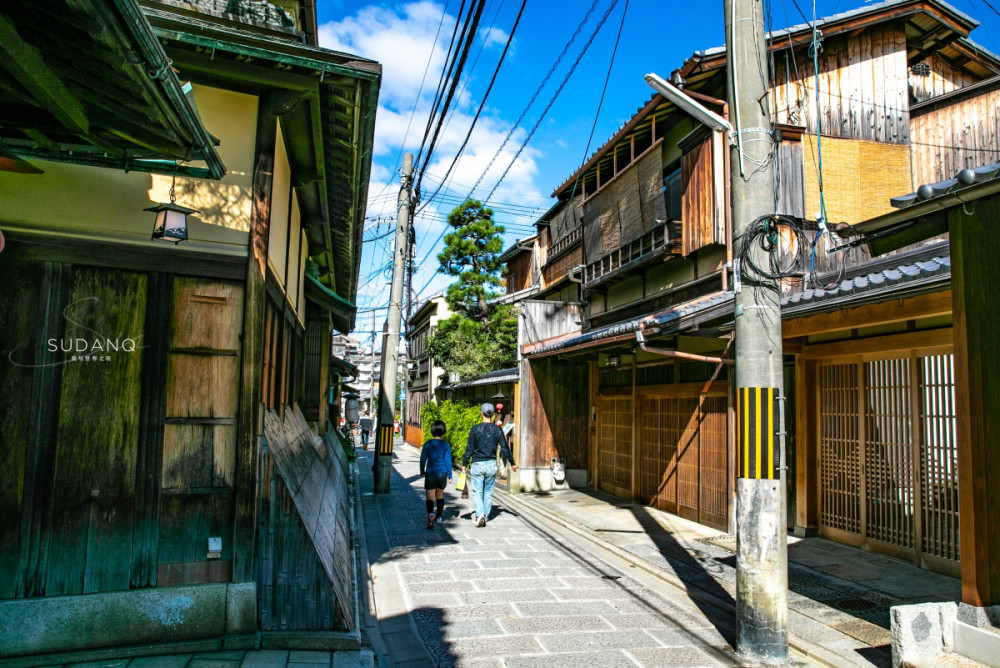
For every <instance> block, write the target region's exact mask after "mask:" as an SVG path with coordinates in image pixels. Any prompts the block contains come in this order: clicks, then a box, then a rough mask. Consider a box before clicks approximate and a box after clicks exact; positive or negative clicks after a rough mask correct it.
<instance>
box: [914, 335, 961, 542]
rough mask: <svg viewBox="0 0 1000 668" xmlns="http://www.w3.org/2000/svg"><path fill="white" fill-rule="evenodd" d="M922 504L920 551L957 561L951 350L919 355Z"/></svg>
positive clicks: (956, 445)
mask: <svg viewBox="0 0 1000 668" xmlns="http://www.w3.org/2000/svg"><path fill="white" fill-rule="evenodd" d="M919 363H920V370H921V377H920V390H919V406H920V412H919V421H918V425H919V428H920V442H921V443H922V444H923V449H922V452H921V456H920V464H919V465H920V496H921V499H920V503H921V506H922V512H923V515H922V517H921V523H922V525H923V545H922V549H923V551H924V553H926V554H930V555H933V556H936V557H941V558H942V559H950V560H952V561H958V559H959V552H960V551H959V536H958V444H957V442H956V438H955V372H954V369H953V367H952V356H951V355H932V356H928V357H923V358H920V360H919Z"/></svg>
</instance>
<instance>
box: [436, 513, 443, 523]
mask: <svg viewBox="0 0 1000 668" xmlns="http://www.w3.org/2000/svg"><path fill="white" fill-rule="evenodd" d="M443 520H444V518H443V517H441V516H440V515H438V518H437V523H438V524H441V522H442V521H443Z"/></svg>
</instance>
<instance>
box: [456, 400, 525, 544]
mask: <svg viewBox="0 0 1000 668" xmlns="http://www.w3.org/2000/svg"><path fill="white" fill-rule="evenodd" d="M479 412H480V414H481V415H482V422H480V423H479V424H477V425H476V426H474V427H473V428H472V429H471V430H470V431H469V440H468V441H467V443H466V446H465V456H464V457H463V458H462V471H463V472H464V471H465V470H466V468H468V467H469V465H470V463H471V465H472V468H471V469H470V471H469V479H470V482H471V484H472V505H473V506H474V507H475V513H476V516H475V517H476V526H477V527H484V526H486V518H487V517H489V515H490V511H491V510H492V509H493V486H494V484H495V483H496V479H497V461H496V456H497V448H500V457H501V459H503V461H504V462H510V467H511V470H513V471H514V472H517V464H515V463H514V455H513V454H512V453H511V451H510V448H509V447H507V439H506V438H504V435H503V431H501V429H500V427H498V426H496V425H495V424H493V404H483V405H482V406H480V408H479Z"/></svg>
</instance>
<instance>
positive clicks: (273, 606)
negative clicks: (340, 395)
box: [257, 407, 356, 631]
mask: <svg viewBox="0 0 1000 668" xmlns="http://www.w3.org/2000/svg"><path fill="white" fill-rule="evenodd" d="M284 414H285V417H284V420H282V418H281V417H279V416H278V414H277V413H276V412H275V411H271V410H268V411H266V412H265V414H264V438H265V439H266V441H267V447H268V456H267V457H266V462H265V467H264V471H263V473H264V479H263V481H262V486H261V492H262V497H263V505H262V508H261V522H262V527H261V528H262V530H261V533H260V539H259V541H258V559H257V564H258V573H257V580H258V583H259V584H258V590H257V592H258V603H259V610H260V623H261V628H262V629H264V630H282V631H319V630H349V629H352V628H354V626H355V623H356V620H355V618H354V597H353V591H352V587H353V584H352V578H351V563H352V561H351V555H350V549H351V547H350V546H351V544H352V536H351V530H350V512H351V509H350V499H349V487H348V481H347V473H346V472H347V469H348V466H347V461H346V459H345V455H344V451H343V448H342V447H341V446H340V444H339V443H338V442H337V441H336V437H335V436H334V435H333V432H332V431H330V432H327V438H326V440H325V441H323V440H320V439H319V437H318V436H316V435H315V434H313V433H312V431H311V430H310V429H309V425H308V424H307V423H306V421H305V418H304V417H303V416H302V413H301V411H299V410H297V409H292V408H288V407H286V408H285V411H284Z"/></svg>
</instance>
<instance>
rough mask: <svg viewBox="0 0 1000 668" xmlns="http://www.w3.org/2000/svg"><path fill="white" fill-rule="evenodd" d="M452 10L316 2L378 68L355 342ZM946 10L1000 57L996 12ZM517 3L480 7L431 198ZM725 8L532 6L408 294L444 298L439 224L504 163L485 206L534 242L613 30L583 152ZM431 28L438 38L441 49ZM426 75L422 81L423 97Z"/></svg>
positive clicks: (441, 203) (455, 2) (702, 42)
mask: <svg viewBox="0 0 1000 668" xmlns="http://www.w3.org/2000/svg"><path fill="white" fill-rule="evenodd" d="M797 3H798V6H799V7H801V9H802V11H803V12H804V13H805V14H806V16H808V17H810V18H811V16H812V11H813V6H812V3H811V2H808V1H807V0H797ZM460 4H461V2H460V0H450V1H449V2H444V1H443V0H441V1H432V0H422V1H418V2H372V3H363V2H346V1H343V0H318V2H317V11H318V14H319V23H320V43H321V44H322V45H323V46H325V47H328V48H333V49H337V50H342V51H347V52H349V53H356V54H358V55H361V56H365V57H368V58H372V59H375V60H378V61H379V62H381V63H382V64H383V68H384V69H383V83H382V88H381V91H380V98H379V110H378V115H377V117H376V127H375V134H376V140H375V155H374V159H373V165H372V179H371V185H370V188H369V206H368V218H369V220H368V221H366V232H365V238H366V239H374V241H371V242H369V243H366V244H365V245H364V252H363V255H362V262H361V277H360V278H361V288H360V290H359V293H358V306H359V309H360V312H359V316H358V324H357V329H356V332H357V334H356V336H357V338H359V339H362V340H364V339H365V338H366V337H367V336H368V335H369V334H368V332H370V330H371V322H372V320H371V312H370V311H368V310H367V309H371V308H377V307H384V306H385V305H386V303H387V302H388V293H389V290H388V282H389V276H390V274H389V271H388V270H383V268H384V267H386V266H387V265H388V263H389V260H390V257H391V242H392V235H391V234H390V232H391V230H392V229H393V226H394V224H395V223H394V217H395V210H396V197H397V195H398V191H399V185H398V184H399V178H398V169H399V166H400V164H401V158H400V156H401V154H402V152H403V150H406V151H411V152H413V153H414V154H415V153H416V152H417V150H418V149H419V147H420V142H421V138H422V135H423V130H424V127H425V125H426V123H427V116H428V111H429V109H430V104H431V101H432V99H433V95H434V90H435V88H436V86H437V82H438V77H439V76H440V73H441V67H442V64H443V63H444V60H445V52H446V50H447V46H448V41H449V38H450V36H451V30H452V28H453V27H454V25H455V15H456V14H457V12H458V8H459V6H460ZM612 4H614V8H613V9H612V10H611V12H610V14H608V16H607V19H606V20H605V23H604V25H603V26H602V28H601V30H600V31H599V32H598V33H597V35H596V37H594V39H593V41H592V43H591V44H590V46H589V48H588V49H587V51H586V53H584V54H583V55H582V56H581V57H580V61H579V64H578V66H577V67H576V69H575V71H574V72H573V74H572V76H571V77H570V79H569V80H568V81H567V83H566V84H565V87H564V88H563V89H562V91H561V92H560V94H559V95H558V97H557V98H556V99H555V101H554V102H552V106H551V108H550V109H549V111H548V113H547V114H546V116H545V118H544V119H543V120H542V121H541V123H540V124H539V125H538V129H537V131H535V133H534V134H533V135H532V137H531V139H530V141H529V142H528V144H527V146H526V147H525V149H524V150H523V152H522V153H521V154H520V156H519V157H518V158H517V160H516V161H514V162H513V164H511V160H512V158H513V157H514V153H515V152H516V151H517V149H518V148H519V147H520V146H521V144H522V142H523V141H524V139H525V138H526V136H527V134H528V132H529V131H530V130H531V128H532V127H533V126H534V125H535V124H536V122H538V120H539V118H540V116H541V114H542V111H543V110H544V109H545V107H546V106H547V105H548V104H549V102H550V100H551V99H552V96H553V94H554V93H555V92H556V90H557V88H558V87H559V85H560V84H561V83H562V81H563V79H564V77H565V76H566V74H567V73H568V72H569V70H570V68H571V67H572V65H573V62H574V61H575V60H576V59H577V57H578V56H580V53H581V51H582V49H583V47H584V45H585V44H586V43H587V41H588V40H589V39H590V37H591V34H592V33H593V32H594V30H595V28H596V27H597V25H598V23H599V22H600V21H601V19H602V18H603V17H604V15H605V13H606V12H607V10H608V9H609V8H610V7H611V6H612ZM866 4H870V3H866V2H865V1H864V0H821V1H818V2H816V13H817V16H820V17H822V16H828V15H830V14H835V13H838V12H843V11H847V10H850V9H855V8H858V7H862V6H865V5H866ZM952 4H953V6H954V7H956V8H957V9H959V10H960V11H962V12H964V13H966V14H968V15H970V16H972V17H973V18H975V19H977V20H978V21H980V24H981V25H980V27H978V28H977V29H975V30H974V31H973V32H972V34H971V38H972V39H973V40H975V41H977V42H978V43H979V44H981V45H982V46H984V47H986V48H987V49H990V50H991V51H993V52H995V53H996V52H1000V16H998V14H997V13H995V12H994V11H993V10H992V9H991V8H990V7H989V6H987V4H986V3H985V2H983V1H982V0H952ZM989 4H991V5H993V6H994V7H1000V0H990V2H989ZM520 5H521V3H520V1H519V0H489V2H487V6H486V10H485V12H484V15H483V16H484V18H483V19H482V21H481V24H480V32H479V39H478V40H477V43H476V45H475V47H474V48H473V50H472V53H471V55H470V64H472V63H473V62H474V67H471V68H469V67H467V68H466V75H465V76H464V78H463V80H462V82H461V84H460V86H459V89H460V96H459V99H458V102H457V104H456V105H455V108H454V112H453V115H452V118H451V120H450V121H449V123H448V125H447V126H446V128H445V131H444V136H443V139H442V140H441V142H440V146H439V147H438V148H437V149H436V150H435V153H434V156H433V158H432V160H431V164H430V166H429V167H428V169H427V172H426V175H425V178H424V182H423V191H424V194H425V196H426V195H429V194H430V193H431V192H432V191H433V190H434V188H436V187H437V185H438V183H439V181H438V179H439V178H440V177H441V176H443V174H444V172H445V170H446V169H447V166H448V164H450V162H451V160H452V158H453V157H454V155H455V152H456V151H457V149H458V146H459V145H460V143H461V140H462V138H464V136H465V133H466V132H467V130H468V127H469V124H470V122H471V120H472V117H473V115H474V114H475V111H476V109H477V108H478V106H479V104H480V102H481V100H482V96H483V94H484V92H485V90H486V88H487V86H488V84H489V81H490V77H491V76H492V74H493V70H494V68H495V66H496V63H497V61H498V59H499V57H500V54H501V52H502V50H503V46H504V44H505V43H506V41H507V38H508V33H509V31H510V29H511V26H512V25H513V24H514V19H515V17H516V15H517V12H518V9H519V8H520ZM592 5H593V7H594V9H593V12H592V13H591V14H590V16H589V18H588V20H587V22H586V23H585V24H584V25H583V27H582V29H581V30H580V31H579V34H578V35H577V37H576V40H575V41H574V42H573V44H572V46H571V47H570V48H569V50H568V51H567V53H566V55H565V56H564V57H563V59H562V62H561V63H560V64H559V66H558V67H557V68H556V69H555V71H554V72H553V74H552V75H551V78H550V79H549V80H548V82H547V83H546V85H545V87H544V88H543V89H542V90H541V92H540V93H539V94H538V96H537V98H536V99H535V101H534V103H533V104H532V106H531V107H530V108H528V110H527V113H525V115H524V120H523V121H522V123H521V125H520V127H519V128H517V129H516V130H515V131H514V133H513V134H512V135H511V137H510V140H509V142H508V144H507V145H506V147H505V148H504V150H503V151H502V152H501V153H500V156H499V157H498V158H497V160H496V161H495V163H494V166H493V167H492V169H490V170H489V171H488V172H486V173H485V176H483V178H482V182H481V185H480V187H479V188H477V189H476V190H475V191H474V193H473V192H472V186H473V185H474V184H475V183H476V182H477V180H479V179H480V177H481V176H482V175H483V174H484V171H485V169H486V167H487V165H488V164H489V162H490V160H491V158H493V156H494V155H495V154H496V152H497V149H498V148H499V147H500V145H501V142H502V141H503V140H504V138H505V137H506V136H507V134H508V133H509V131H510V129H511V127H512V126H513V125H514V123H515V121H516V120H517V119H518V117H519V116H521V115H522V113H523V112H524V111H525V108H526V106H527V105H528V103H529V101H530V100H531V98H532V96H533V94H534V92H535V91H536V89H537V88H538V86H539V84H540V83H541V82H542V80H543V78H544V77H545V75H546V73H547V72H549V70H550V68H551V67H552V65H553V63H554V62H555V61H556V58H557V57H558V56H559V54H560V52H561V51H563V49H564V47H565V46H566V43H567V42H568V41H569V40H570V39H571V37H572V36H573V33H574V32H575V31H576V30H577V28H578V26H579V24H580V22H581V21H582V20H583V18H584V16H585V15H586V14H587V13H588V10H589V9H590V8H591V6H592ZM722 7H723V3H722V2H721V0H712V1H710V2H708V1H705V0H702V1H700V2H698V1H697V0H696V1H694V2H662V1H660V2H654V1H653V0H628V2H627V4H626V0H617V2H615V0H596V1H595V0H577V1H575V2H553V1H551V0H527V4H526V6H525V10H524V14H523V16H522V18H521V22H520V24H519V26H518V28H517V31H516V33H515V36H514V40H513V42H512V46H511V49H510V52H509V53H508V54H507V58H506V60H505V62H504V64H503V66H502V68H501V69H500V73H499V75H498V77H497V81H496V84H495V85H494V88H493V90H492V92H491V93H490V96H489V99H488V100H487V103H486V107H485V110H484V112H483V115H482V116H481V117H480V119H479V122H478V123H477V126H476V131H475V132H474V133H473V136H472V139H471V141H470V143H469V146H468V148H467V149H466V151H465V154H464V155H463V158H462V159H461V160H460V162H459V163H458V165H457V168H456V170H455V171H453V173H452V175H451V177H450V179H449V181H448V183H446V184H445V188H443V190H442V193H443V197H441V196H439V198H436V199H435V200H434V201H432V202H431V203H430V204H429V205H428V206H427V208H426V209H424V210H423V211H422V212H421V213H420V215H419V216H418V218H417V219H416V221H415V226H416V230H417V248H418V250H417V255H416V259H417V262H418V263H420V264H419V265H418V267H417V270H416V274H415V277H414V281H413V283H414V289H415V290H419V291H421V292H420V297H419V298H420V299H422V298H424V297H427V296H428V295H431V294H433V293H435V292H437V291H440V290H441V289H443V287H444V286H445V285H447V283H448V279H447V278H446V277H444V276H442V275H436V276H435V274H434V271H435V269H436V268H437V261H436V259H435V256H436V253H437V252H438V251H439V250H440V246H441V244H440V243H436V244H435V243H434V242H435V241H436V240H437V239H438V238H439V237H440V235H441V232H442V230H443V229H444V227H445V226H446V223H445V222H444V220H445V218H446V216H447V214H448V212H449V211H450V210H451V208H453V207H454V205H455V204H457V203H458V202H459V201H461V199H462V198H464V197H466V196H468V195H469V194H470V193H471V194H473V195H474V196H476V197H477V198H480V199H481V198H483V197H485V196H486V195H487V194H488V193H489V192H490V191H491V190H492V189H493V188H494V186H495V185H496V182H497V180H498V178H499V177H500V174H502V173H503V171H504V169H505V168H506V167H507V166H508V165H511V167H510V171H509V172H508V174H507V176H506V177H505V178H504V180H503V182H502V183H500V185H499V187H497V189H496V193H495V194H494V195H493V197H492V198H491V199H490V201H491V203H493V205H494V209H495V211H496V212H497V216H496V217H497V220H498V222H500V223H502V224H504V225H505V226H506V227H507V228H508V231H507V234H506V235H505V241H506V243H507V244H511V243H513V242H514V240H515V239H518V238H524V237H527V236H529V235H530V234H531V233H532V228H531V224H532V223H533V222H534V220H536V219H537V217H538V216H539V215H540V214H541V213H543V212H544V211H545V210H546V209H548V208H549V207H550V206H551V204H552V203H553V200H551V199H550V197H549V195H550V194H551V193H552V190H553V189H554V188H555V187H556V186H557V185H559V184H560V183H562V182H563V181H564V180H565V179H566V178H567V177H568V176H570V174H571V173H572V172H573V171H574V170H575V169H576V167H578V166H579V165H580V164H581V163H582V162H583V160H584V158H585V157H586V156H585V151H586V149H587V139H588V136H589V135H590V132H591V128H592V126H593V125H594V117H595V113H596V111H597V106H598V103H599V102H600V100H601V90H602V88H603V86H604V81H605V77H606V76H607V74H608V65H609V61H610V59H611V54H612V50H613V48H614V46H615V41H616V37H617V35H618V31H619V27H621V38H620V40H619V43H618V48H617V53H616V55H615V60H614V64H613V67H612V69H611V78H610V82H609V84H608V88H607V92H606V94H605V96H604V102H603V106H602V108H601V112H600V116H599V117H598V118H597V123H596V130H595V133H594V139H593V141H592V143H591V146H590V149H589V151H588V153H589V152H593V150H594V149H595V148H597V147H599V146H600V145H601V144H603V143H604V142H605V141H606V140H607V139H608V138H609V137H610V136H611V135H612V134H614V132H615V131H616V130H617V129H618V127H619V126H620V125H621V124H622V123H624V122H625V121H626V120H628V118H629V117H630V116H631V115H632V114H633V113H634V112H635V111H636V109H637V108H639V107H640V106H642V105H643V104H644V103H645V102H646V100H648V99H649V96H650V95H651V94H652V91H651V89H650V88H649V87H648V86H646V84H645V82H644V81H643V75H644V74H645V73H647V72H656V73H658V74H661V75H663V76H667V75H669V74H670V72H671V71H672V70H673V69H675V68H677V67H679V66H680V65H681V64H682V63H683V62H684V60H685V58H687V57H688V56H690V55H691V54H692V53H693V52H694V51H696V50H699V49H704V48H709V47H713V46H721V45H722V44H723V43H724V41H725V40H724V23H723V9H722ZM766 7H767V8H768V9H769V10H770V14H771V20H772V23H773V25H774V27H775V28H783V27H785V26H788V25H793V24H798V23H802V22H803V20H802V15H801V14H800V13H799V11H798V9H796V6H795V3H793V2H792V0H769V1H768V2H767V5H766ZM626 8H627V11H625V12H624V14H625V18H624V23H622V14H623V10H626ZM439 26H440V34H439V35H438V39H437V41H436V42H435V35H436V34H437V33H438V30H439ZM491 26H492V29H491ZM428 63H429V66H428ZM425 71H426V79H425V80H424V81H423V87H422V88H421V80H422V79H424V72H425ZM407 128H409V130H408V131H407ZM404 138H405V143H404ZM421 261H422V262H421ZM384 314H385V311H384V310H381V311H378V312H377V314H376V322H377V327H378V328H379V329H381V326H382V322H383V321H384V319H385V315H384Z"/></svg>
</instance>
